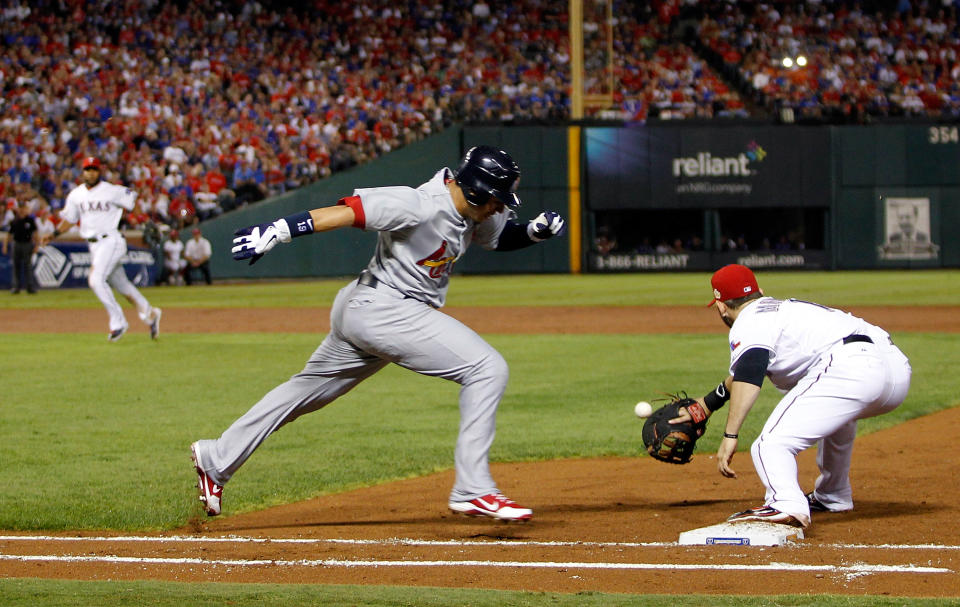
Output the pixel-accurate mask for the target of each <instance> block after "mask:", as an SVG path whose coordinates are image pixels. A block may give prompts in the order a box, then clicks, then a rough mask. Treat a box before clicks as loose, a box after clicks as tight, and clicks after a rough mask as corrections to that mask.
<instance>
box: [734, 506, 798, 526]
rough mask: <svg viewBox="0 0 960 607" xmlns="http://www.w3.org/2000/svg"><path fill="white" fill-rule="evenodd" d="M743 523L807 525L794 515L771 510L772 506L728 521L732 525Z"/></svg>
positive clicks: (756, 509)
mask: <svg viewBox="0 0 960 607" xmlns="http://www.w3.org/2000/svg"><path fill="white" fill-rule="evenodd" d="M741 521H766V522H768V523H780V524H781V525H790V526H791V527H801V528H802V527H806V525H804V524H803V523H802V522H800V520H799V519H797V518H796V517H794V516H793V515H792V514H787V513H786V512H780V511H779V510H777V509H776V508H771V507H770V506H758V507H757V508H751V509H749V510H744V511H743V512H738V513H736V514H733V515H731V516H730V518H728V519H727V522H730V523H739V522H741Z"/></svg>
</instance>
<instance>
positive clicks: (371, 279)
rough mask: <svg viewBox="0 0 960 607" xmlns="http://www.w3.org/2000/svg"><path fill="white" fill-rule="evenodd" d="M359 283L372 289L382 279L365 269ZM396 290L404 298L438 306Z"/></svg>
mask: <svg viewBox="0 0 960 607" xmlns="http://www.w3.org/2000/svg"><path fill="white" fill-rule="evenodd" d="M357 284H358V285H363V286H365V287H370V288H371V289H376V288H377V287H379V286H380V280H379V279H377V277H376V276H374V275H373V274H371V273H370V272H369V271H367V270H364V271H363V272H360V277H359V278H357ZM390 290H391V291H393V290H394V289H390ZM395 292H396V293H397V294H399V295H402V296H403V299H413V300H415V301H419V302H420V303H423V304H426V305H428V306H430V307H431V308H436V307H437V306H435V305H433V304H432V303H430V302H428V301H423V300H421V299H417V298H416V297H413V296H412V295H405V294H404V293H401V292H400V291H395Z"/></svg>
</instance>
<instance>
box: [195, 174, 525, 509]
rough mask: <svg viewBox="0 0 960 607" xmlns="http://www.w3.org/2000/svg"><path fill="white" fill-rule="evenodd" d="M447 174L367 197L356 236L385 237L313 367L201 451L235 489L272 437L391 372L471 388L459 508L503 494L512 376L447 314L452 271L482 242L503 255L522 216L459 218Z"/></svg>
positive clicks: (335, 316) (459, 450) (463, 406)
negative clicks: (499, 413)
mask: <svg viewBox="0 0 960 607" xmlns="http://www.w3.org/2000/svg"><path fill="white" fill-rule="evenodd" d="M451 178H452V174H451V172H450V170H449V169H446V168H444V169H442V170H440V171H439V172H437V174H436V175H435V176H434V177H433V178H432V179H431V180H430V181H429V182H427V183H425V184H423V185H421V186H420V187H419V188H416V189H414V188H409V187H384V188H369V189H358V190H355V191H354V194H353V196H350V197H347V198H344V199H342V200H341V201H340V203H341V204H346V205H348V206H350V207H351V208H352V209H353V211H354V215H355V218H356V219H355V223H354V226H355V227H358V228H362V229H365V230H376V231H377V232H379V234H378V240H377V246H376V252H375V254H374V256H373V258H372V259H371V260H370V264H369V265H368V267H367V269H366V270H364V272H363V273H362V274H361V276H360V278H359V279H358V280H354V281H353V282H351V283H350V284H348V285H347V286H346V287H344V288H343V289H341V290H340V292H339V293H338V294H337V297H336V299H335V300H334V303H333V308H332V309H331V312H330V326H331V329H330V333H329V334H328V335H327V337H326V338H325V339H324V340H323V343H321V344H320V347H318V348H317V350H316V351H315V352H314V353H313V355H312V356H311V357H310V359H309V360H308V361H307V364H306V366H305V367H304V369H303V370H302V371H301V372H300V373H298V374H296V375H294V376H293V377H291V378H290V380H289V381H287V382H286V383H283V384H281V385H280V386H277V387H276V388H274V389H273V390H271V391H270V392H269V393H268V394H267V395H266V396H264V397H263V398H262V399H261V400H260V402H258V403H257V404H256V405H254V406H253V407H252V408H251V409H250V410H249V411H248V412H247V413H246V414H244V415H243V416H242V417H240V418H239V419H238V420H237V421H235V422H234V423H233V424H232V425H231V426H230V427H229V428H228V429H227V430H226V431H225V432H224V433H223V434H222V435H221V436H220V438H219V439H217V440H202V441H198V442H197V443H196V447H195V449H196V451H198V453H199V456H200V457H199V459H200V460H201V461H202V462H203V463H204V470H205V472H206V473H207V474H208V475H209V477H210V478H211V479H212V480H213V481H214V482H216V483H217V484H219V485H223V484H224V483H226V482H227V481H228V480H229V479H230V477H231V476H232V475H233V474H234V473H235V472H236V471H237V470H238V469H239V468H240V466H242V465H243V463H244V462H245V461H246V460H247V458H249V457H250V456H251V455H252V454H253V452H254V451H255V450H256V448H257V447H258V446H260V444H261V443H262V442H263V441H264V440H265V439H266V438H267V436H269V435H270V434H271V433H272V432H274V431H275V430H277V429H278V428H280V427H281V426H282V425H284V424H286V423H287V422H290V421H292V420H294V419H296V418H297V417H299V416H301V415H303V414H305V413H309V412H311V411H316V410H317V409H320V408H322V407H323V406H325V405H327V404H328V403H330V402H332V401H333V400H335V399H336V398H337V397H339V396H341V395H342V394H345V393H346V392H348V391H349V390H350V389H352V388H353V387H354V386H356V385H357V384H359V383H360V382H361V381H363V380H364V379H366V378H368V377H370V376H371V375H373V374H374V373H376V372H377V371H379V370H380V369H382V368H383V367H384V366H386V365H387V363H391V362H392V363H396V364H398V365H400V366H402V367H405V368H407V369H411V370H413V371H416V372H418V373H422V374H424V375H431V376H437V377H443V378H445V379H449V380H453V381H455V382H457V383H459V384H461V386H462V389H461V391H460V432H459V437H458V439H457V445H456V452H455V464H456V481H455V484H454V487H453V491H452V493H451V498H450V499H451V501H462V500H468V499H473V498H475V497H478V496H482V495H485V494H489V493H491V492H493V491H495V490H496V485H495V483H494V481H493V478H492V476H491V475H490V470H489V464H488V452H489V449H490V445H491V444H492V442H493V437H494V431H495V416H496V410H497V406H498V404H499V402H500V398H501V397H502V396H503V393H504V390H505V389H506V384H507V378H508V375H509V371H508V369H507V364H506V362H505V361H504V359H503V357H502V356H501V355H500V354H499V353H498V352H497V351H496V350H494V349H493V347H491V346H490V345H489V344H488V343H487V342H486V341H484V340H483V338H481V337H480V336H479V335H477V333H475V332H474V331H473V330H472V329H470V328H469V327H467V326H466V325H464V324H463V323H461V322H460V321H458V320H456V319H454V318H452V317H450V316H448V315H446V314H444V313H443V312H440V311H439V310H438V308H439V307H441V306H442V305H443V304H444V301H445V299H446V292H447V286H448V283H449V277H450V271H451V269H452V268H453V265H454V263H455V262H456V261H457V260H458V259H459V258H460V256H461V255H463V253H464V252H465V251H466V249H467V247H468V246H469V245H470V244H471V243H472V242H476V243H478V244H480V245H481V246H483V247H484V248H486V249H495V248H496V247H497V242H498V238H499V236H500V234H501V232H502V230H503V229H504V226H505V224H506V223H507V221H508V219H510V217H511V216H512V212H510V213H508V212H504V213H498V214H495V215H493V216H491V217H490V218H488V219H486V220H484V221H482V222H480V223H475V222H474V221H472V220H470V219H468V218H465V217H463V216H461V214H460V213H458V212H457V210H456V208H455V206H454V203H453V200H452V197H451V195H450V193H449V191H448V189H447V187H446V185H445V181H446V180H448V179H451Z"/></svg>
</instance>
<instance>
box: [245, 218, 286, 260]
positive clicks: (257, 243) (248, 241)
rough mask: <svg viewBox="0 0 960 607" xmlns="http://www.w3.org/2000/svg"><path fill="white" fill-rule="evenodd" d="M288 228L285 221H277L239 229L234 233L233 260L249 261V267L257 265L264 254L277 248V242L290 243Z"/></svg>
mask: <svg viewBox="0 0 960 607" xmlns="http://www.w3.org/2000/svg"><path fill="white" fill-rule="evenodd" d="M290 240H292V238H291V236H290V226H289V225H287V222H286V220H284V219H278V220H276V221H274V222H273V223H261V224H258V225H255V226H248V227H246V228H240V229H239V230H237V231H236V232H234V239H233V244H234V247H233V249H231V253H233V258H234V259H235V260H237V261H243V260H244V259H249V260H250V265H253V264H255V263H257V261H258V260H259V259H260V258H261V257H263V255H264V254H265V253H267V252H268V251H270V249H272V248H273V247H275V246H277V243H278V242H284V243H286V242H290Z"/></svg>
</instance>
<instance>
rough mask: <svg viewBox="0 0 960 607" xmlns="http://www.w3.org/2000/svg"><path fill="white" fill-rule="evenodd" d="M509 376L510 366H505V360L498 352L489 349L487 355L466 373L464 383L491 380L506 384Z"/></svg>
mask: <svg viewBox="0 0 960 607" xmlns="http://www.w3.org/2000/svg"><path fill="white" fill-rule="evenodd" d="M509 378H510V367H508V366H507V361H506V360H504V358H503V356H501V355H500V353H499V352H497V351H496V350H491V351H490V353H489V354H488V355H487V356H484V357H483V358H481V359H480V360H478V361H477V363H476V364H475V365H474V367H473V369H471V370H470V373H468V374H467V377H466V381H465V382H464V383H471V382H475V381H493V382H497V383H502V384H503V385H504V386H506V384H507V380H508V379H509Z"/></svg>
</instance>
